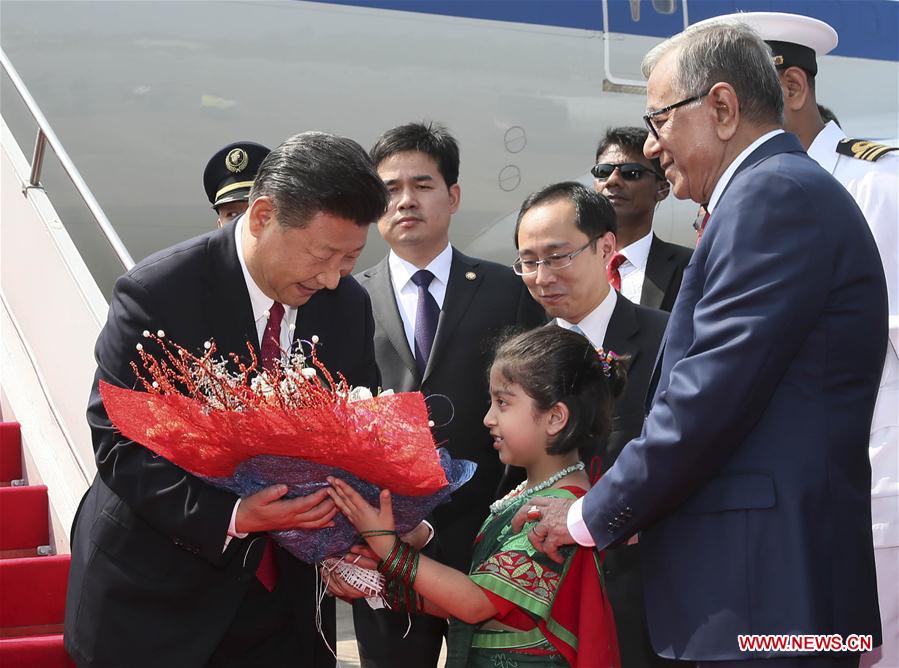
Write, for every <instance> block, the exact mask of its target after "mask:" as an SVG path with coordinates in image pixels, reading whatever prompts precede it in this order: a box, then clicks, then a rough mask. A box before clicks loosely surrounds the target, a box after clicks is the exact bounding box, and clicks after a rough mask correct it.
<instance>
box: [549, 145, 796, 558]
mask: <svg viewBox="0 0 899 668" xmlns="http://www.w3.org/2000/svg"><path fill="white" fill-rule="evenodd" d="M782 132H783V130H772V131H771V132H768V133H765V134H763V135H762V136H761V137H759V138H758V139H756V140H755V141H754V142H752V143H751V144H750V145H749V146H747V147H746V148H745V149H743V151H742V152H741V153H740V154H739V155H738V156H737V157H736V158H734V161H733V162H731V163H730V165H728V166H727V169H725V170H724V172H723V173H722V174H721V177H720V178H719V179H718V182H717V183H716V184H715V187H714V189H713V190H712V196H711V197H710V198H709V204H708V206H707V207H706V210H707V211H708V212H709V213H712V212H713V211H714V209H715V206H716V205H717V204H718V200H719V199H721V194H722V193H723V192H724V188H725V187H726V186H727V184H728V183H729V182H730V180H731V179H732V178H733V176H734V173H735V172H736V171H737V168H738V167H739V166H740V165H741V164H743V161H744V160H746V158H748V157H749V155H750V154H751V153H752V152H753V151H754V150H755V149H757V148H758V147H759V146H761V145H762V144H764V143H765V142H766V141H768V140H769V139H771V138H772V137H774V136H775V135H779V134H780V133H782ZM613 292H614V290H613ZM638 301H639V300H638ZM584 498H585V497H583V496H582V497H581V498H579V499H578V500H577V501H575V502H574V503H573V504H572V505H571V507H570V508H569V509H568V517H567V520H566V523H567V524H568V533H570V534H571V537H572V538H574V540H575V541H576V542H577V544H578V545H583V546H585V547H593V546H595V545H596V541H594V540H593V536H591V535H590V530H589V529H588V528H587V523H586V522H584V512H583V507H584Z"/></svg>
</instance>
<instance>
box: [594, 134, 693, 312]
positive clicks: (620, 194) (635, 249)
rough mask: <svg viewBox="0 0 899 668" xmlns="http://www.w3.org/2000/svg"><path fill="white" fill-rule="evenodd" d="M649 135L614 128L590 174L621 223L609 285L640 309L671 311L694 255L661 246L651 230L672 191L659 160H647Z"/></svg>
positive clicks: (601, 144)
mask: <svg viewBox="0 0 899 668" xmlns="http://www.w3.org/2000/svg"><path fill="white" fill-rule="evenodd" d="M646 135H647V131H646V130H645V129H643V128H637V127H626V126H625V127H617V128H610V129H609V130H607V131H606V134H605V136H604V137H603V138H602V140H601V141H600V142H599V146H598V147H597V148H596V164H595V165H594V166H593V169H591V170H590V172H591V173H592V174H593V179H594V180H593V187H594V189H595V190H596V192H598V193H600V194H601V195H605V197H606V198H607V199H608V200H609V201H610V202H611V203H612V206H613V207H614V208H615V216H616V220H617V223H618V233H617V234H616V235H615V239H616V248H615V253H614V254H613V255H612V258H611V260H610V261H609V265H608V278H609V283H610V285H611V286H612V287H614V288H615V289H616V290H618V291H619V292H620V293H621V294H622V295H624V296H625V297H627V298H628V299H629V300H631V301H632V302H634V303H635V304H642V305H643V306H649V307H652V308H659V309H662V310H663V311H668V312H671V307H672V306H674V300H675V298H676V297H677V291H678V290H679V289H680V284H681V279H682V278H683V275H684V267H686V266H687V264H688V263H689V262H690V257H691V256H692V254H693V251H692V250H691V249H689V248H686V247H685V246H678V245H677V244H672V243H669V242H667V241H662V240H661V239H660V238H659V237H658V236H656V235H655V233H653V231H652V218H653V214H655V210H656V206H658V204H659V202H661V201H662V200H664V199H665V198H666V197H668V192H669V191H670V188H671V186H670V184H669V183H668V181H666V180H665V177H664V176H663V175H662V168H661V166H660V165H659V164H658V163H659V161H658V158H656V159H654V160H648V159H647V158H646V157H645V156H644V155H643V144H644V143H645V142H646Z"/></svg>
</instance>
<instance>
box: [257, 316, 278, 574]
mask: <svg viewBox="0 0 899 668" xmlns="http://www.w3.org/2000/svg"><path fill="white" fill-rule="evenodd" d="M283 319H284V306H283V304H279V303H278V302H275V303H274V304H272V305H271V308H269V310H268V323H267V324H266V326H265V331H264V332H263V333H262V345H261V351H260V352H261V353H262V368H263V369H265V370H266V371H273V370H274V369H275V368H276V365H277V363H278V362H279V361H280V360H281V321H282V320H283ZM264 540H265V547H264V548H262V560H261V561H260V562H259V566H257V567H256V579H257V580H259V582H261V583H262V586H263V587H265V588H266V589H268V590H269V591H272V590H273V589H274V588H275V583H276V582H277V581H278V564H277V563H275V550H274V547H272V539H271V538H269V537H268V536H266V537H265V539H264Z"/></svg>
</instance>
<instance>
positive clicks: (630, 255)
mask: <svg viewBox="0 0 899 668" xmlns="http://www.w3.org/2000/svg"><path fill="white" fill-rule="evenodd" d="M651 245H652V231H650V232H649V234H647V235H646V236H643V237H641V238H639V239H637V240H636V241H634V242H633V243H630V244H628V245H627V246H625V247H624V248H622V249H621V250H620V251H618V252H619V253H621V254H622V255H623V256H624V257H626V258H627V261H628V262H630V263H631V264H632V265H634V266H635V267H637V269H643V270H645V269H646V262H647V261H648V260H649V247H650V246H651Z"/></svg>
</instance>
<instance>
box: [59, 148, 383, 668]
mask: <svg viewBox="0 0 899 668" xmlns="http://www.w3.org/2000/svg"><path fill="white" fill-rule="evenodd" d="M386 203H387V193H386V191H385V189H384V185H383V183H382V182H381V180H380V178H378V175H377V174H376V173H375V171H374V169H373V167H372V164H371V161H370V160H369V158H368V156H367V155H366V153H365V151H364V150H363V149H362V148H361V147H360V146H359V145H358V144H356V143H355V142H353V141H351V140H348V139H343V138H339V137H335V136H333V135H327V134H323V133H313V132H310V133H305V134H300V135H296V136H294V137H291V138H290V139H288V140H287V141H285V142H284V143H283V144H281V146H279V147H278V148H276V149H275V150H274V151H272V152H271V153H270V154H269V155H268V157H267V158H266V159H265V160H264V161H263V163H262V165H261V167H260V169H259V173H258V175H257V177H256V181H255V183H254V185H253V189H252V192H251V193H250V206H249V209H248V211H247V213H246V214H245V215H244V216H242V217H240V218H239V219H237V220H236V221H235V222H232V223H229V224H228V225H226V226H225V227H224V228H222V229H218V230H216V231H214V232H210V233H209V234H205V235H203V236H200V237H197V238H195V239H191V240H190V241H186V242H184V243H181V244H179V245H177V246H175V247H173V248H170V249H168V250H164V251H161V252H159V253H157V254H155V255H153V256H151V257H149V258H147V259H146V260H144V261H143V262H140V263H138V264H137V266H135V267H134V268H133V269H132V270H131V271H129V272H128V273H127V274H126V275H124V276H122V277H121V278H120V279H119V280H118V281H117V282H116V285H115V289H114V291H113V295H112V300H111V303H110V307H109V318H108V320H107V323H106V326H105V327H104V328H103V331H102V332H101V334H100V338H99V339H98V341H97V347H96V357H97V374H96V377H95V380H94V385H93V388H92V391H91V397H90V403H89V406H88V414H87V417H88V422H89V423H90V426H91V430H92V433H93V441H94V450H95V453H96V460H97V476H96V478H95V479H94V481H93V483H92V484H91V486H90V488H89V490H88V492H87V494H86V496H85V498H84V500H83V501H82V505H81V508H80V511H79V513H78V516H77V519H76V522H75V527H74V535H73V538H72V564H71V572H70V577H69V587H68V599H67V602H66V623H65V639H66V648H67V649H68V651H69V653H70V654H71V655H72V656H73V657H74V658H75V660H76V662H77V663H78V664H79V665H80V666H133V667H139V666H148V667H149V666H154V667H155V666H162V665H164V666H203V665H211V666H297V665H304V666H316V667H318V666H321V667H324V666H332V665H334V658H333V656H332V654H331V653H330V650H329V649H328V647H327V646H326V644H325V642H324V641H323V640H322V638H321V637H320V634H319V632H318V630H317V629H316V597H315V576H314V570H313V567H312V566H310V565H307V564H302V563H300V562H299V561H297V560H295V559H293V558H292V557H291V556H290V555H288V554H287V553H286V552H284V551H283V550H281V549H280V548H279V547H277V546H275V547H273V542H272V541H270V540H269V539H268V538H267V537H266V531H268V530H273V529H289V528H294V527H297V528H317V527H322V526H325V525H327V524H328V523H329V522H330V520H331V518H332V517H333V516H334V514H335V513H336V508H335V507H334V506H333V504H332V503H331V502H330V501H329V500H328V497H327V496H326V495H325V494H324V490H321V492H317V493H315V494H312V495H310V496H307V497H301V498H295V499H286V498H284V495H285V493H286V492H287V487H286V486H284V485H273V486H271V487H269V488H266V489H264V490H262V491H260V492H258V493H256V494H253V495H252V496H248V497H246V498H243V499H238V498H237V497H236V496H235V495H234V494H231V493H229V492H225V491H221V490H219V489H216V488H214V487H212V486H210V485H208V484H207V483H205V482H204V481H202V480H200V479H198V478H196V477H194V476H192V475H190V474H188V473H187V472H185V471H184V470H182V469H180V468H178V467H176V466H174V465H172V464H170V463H168V462H167V461H166V460H164V459H163V458H161V457H157V456H155V455H154V454H153V453H152V452H150V451H149V450H148V449H146V448H144V447H143V446H141V445H140V444H139V443H135V442H133V441H129V440H128V439H126V438H124V437H123V436H122V435H121V434H120V433H118V432H116V430H115V429H114V427H113V426H112V425H111V424H110V421H109V418H108V417H107V414H106V411H105V409H104V407H103V402H102V400H101V398H100V394H99V392H98V382H99V381H100V380H104V381H106V382H108V383H113V384H116V385H120V386H123V387H133V386H134V385H135V384H136V379H135V376H134V373H133V372H132V370H131V368H130V367H129V363H130V362H132V361H133V360H135V359H136V351H135V345H136V344H137V343H142V344H143V346H144V348H145V349H152V342H151V341H150V340H149V339H146V338H144V337H143V336H142V332H143V331H144V330H151V331H154V332H155V331H157V330H164V331H165V333H166V336H167V338H169V339H170V340H172V341H173V342H176V343H178V344H179V345H181V346H183V347H185V348H187V349H188V350H191V351H194V352H197V351H199V352H202V350H203V344H204V342H205V341H207V340H209V339H215V341H216V344H217V346H218V350H219V352H220V353H221V354H222V355H223V356H226V355H227V354H228V353H236V354H238V355H241V356H242V357H244V358H246V356H247V350H246V345H247V343H248V342H249V343H250V344H251V345H252V346H253V348H254V349H255V350H256V352H257V355H259V354H260V352H261V351H262V350H265V349H268V350H269V351H274V353H273V354H274V356H275V357H273V359H277V357H276V356H277V354H279V353H278V351H279V350H289V349H290V348H291V346H292V344H293V341H294V340H299V339H307V340H308V339H310V338H311V337H312V336H313V335H317V336H318V337H319V339H320V341H321V343H320V346H319V353H320V358H321V360H322V362H324V363H325V364H326V365H327V366H328V368H329V369H330V370H331V371H332V372H334V373H337V372H342V373H343V374H344V375H345V376H346V377H347V379H348V380H349V381H350V382H351V383H352V384H355V385H363V386H369V387H374V386H377V384H378V373H377V367H376V365H375V359H374V348H373V343H372V341H373V339H372V337H373V334H374V322H373V319H372V314H371V304H370V300H369V298H368V295H367V294H366V293H365V291H364V290H363V289H362V288H361V287H359V285H358V284H357V283H356V281H355V280H354V279H353V278H352V277H350V276H349V273H350V271H351V270H352V269H353V264H354V262H355V260H356V258H357V257H358V256H359V253H360V252H361V251H362V248H363V246H364V245H365V240H366V235H367V231H368V225H369V223H371V222H372V221H374V220H376V219H377V218H378V217H380V215H381V214H382V213H383V211H384V208H385V206H386ZM263 333H264V334H265V336H263ZM269 339H271V340H269ZM157 352H158V351H157ZM322 615H323V618H322V622H323V626H324V634H325V636H326V637H327V638H328V640H329V642H330V643H331V644H332V645H333V641H334V607H333V601H332V602H331V604H330V605H328V604H325V605H324V606H323V607H322Z"/></svg>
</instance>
